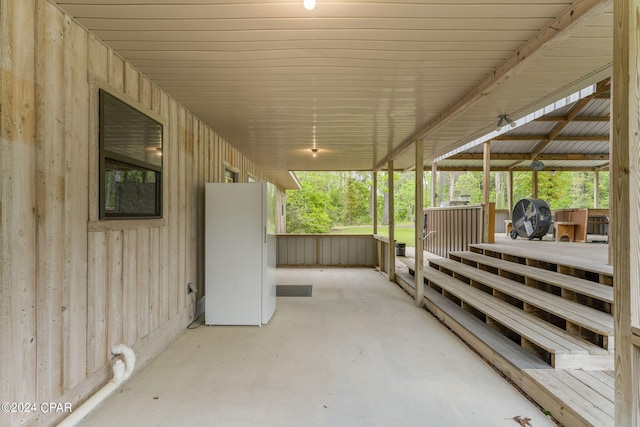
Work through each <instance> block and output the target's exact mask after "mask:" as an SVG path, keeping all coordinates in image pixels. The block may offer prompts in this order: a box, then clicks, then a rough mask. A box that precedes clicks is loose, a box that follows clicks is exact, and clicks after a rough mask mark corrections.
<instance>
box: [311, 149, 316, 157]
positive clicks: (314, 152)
mask: <svg viewBox="0 0 640 427" xmlns="http://www.w3.org/2000/svg"><path fill="white" fill-rule="evenodd" d="M311 152H312V153H313V157H315V156H316V154H318V149H317V148H312V149H311Z"/></svg>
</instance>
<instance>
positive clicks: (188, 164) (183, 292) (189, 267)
mask: <svg viewBox="0 0 640 427" xmlns="http://www.w3.org/2000/svg"><path fill="white" fill-rule="evenodd" d="M195 127H196V121H195V119H194V117H193V115H192V114H191V113H190V112H188V111H187V115H186V140H185V142H186V144H185V149H186V152H185V187H184V192H185V194H186V205H185V208H186V209H185V210H184V215H185V225H186V234H185V237H186V239H185V246H184V254H185V256H186V258H185V265H186V271H185V273H186V275H185V278H184V280H183V281H182V282H181V283H180V284H179V285H178V292H179V293H178V295H179V296H180V297H181V298H182V300H181V305H180V308H184V307H185V306H186V305H187V303H188V301H187V283H189V282H192V283H193V284H194V285H196V283H197V282H196V280H195V262H196V259H195V258H196V254H195V247H196V240H195V237H196V236H195V232H194V226H195V223H196V222H195V221H194V215H195V208H194V202H195V192H196V190H195V181H194V179H193V170H194V168H195V165H194V162H193V155H194V152H195V143H196V134H197V133H196V129H195Z"/></svg>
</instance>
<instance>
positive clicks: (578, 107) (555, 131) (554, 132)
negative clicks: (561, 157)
mask: <svg viewBox="0 0 640 427" xmlns="http://www.w3.org/2000/svg"><path fill="white" fill-rule="evenodd" d="M590 101H591V99H590V98H582V99H579V100H578V101H577V102H576V103H575V104H573V106H572V107H571V109H570V110H569V112H568V113H567V121H564V122H558V123H556V124H555V126H553V128H551V130H550V131H549V133H548V134H547V138H546V139H545V140H544V141H540V142H539V143H538V144H537V145H536V146H535V147H534V148H533V151H532V152H531V159H532V160H533V159H535V157H536V156H537V155H538V154H540V153H542V151H543V150H544V149H545V148H546V147H547V145H549V144H551V141H554V140H556V139H559V138H558V135H559V134H560V132H562V130H563V129H564V128H565V127H567V125H568V124H569V123H570V122H571V120H573V118H574V117H576V116H577V115H578V114H579V113H580V112H581V111H582V109H583V108H584V107H586V105H587V104H588V103H589V102H590ZM608 140H609V136H608V135H607V141H608Z"/></svg>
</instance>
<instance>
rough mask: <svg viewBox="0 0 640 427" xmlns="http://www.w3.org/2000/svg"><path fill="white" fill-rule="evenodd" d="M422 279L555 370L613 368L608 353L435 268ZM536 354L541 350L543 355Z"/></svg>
mask: <svg viewBox="0 0 640 427" xmlns="http://www.w3.org/2000/svg"><path fill="white" fill-rule="evenodd" d="M405 264H407V266H408V268H409V271H415V263H414V262H413V260H411V259H408V260H406V261H405ZM424 277H425V280H426V281H427V282H428V283H429V285H430V286H431V287H432V288H434V286H435V288H436V290H438V291H439V292H441V293H442V292H444V293H445V294H449V295H452V296H454V297H456V298H458V299H459V300H460V301H461V302H464V303H465V304H467V305H469V306H471V307H473V308H474V309H475V310H478V311H479V312H481V313H483V314H484V315H485V316H486V318H487V319H491V320H492V321H495V322H497V323H498V324H500V325H502V327H503V328H505V329H508V330H510V331H512V332H514V333H515V334H517V335H518V336H519V337H520V338H521V343H520V344H521V345H522V346H523V347H525V348H527V349H529V350H531V351H532V352H534V353H536V354H538V355H539V357H542V358H543V360H544V361H545V362H546V363H549V364H550V365H551V366H553V367H555V368H558V369H560V368H564V369H581V368H582V369H612V368H613V357H612V356H611V355H610V354H609V352H608V351H607V350H605V349H603V348H601V347H599V346H597V345H595V344H592V343H589V342H586V341H584V340H581V339H579V338H576V337H573V336H571V335H570V334H569V333H567V332H566V331H564V330H563V329H560V328H558V327H557V326H554V325H552V324H550V323H548V322H546V321H544V320H541V319H539V318H537V317H535V316H534V315H532V314H530V313H527V312H525V311H523V310H521V309H519V308H517V307H514V306H513V305H511V304H509V303H507V302H504V301H501V300H500V299H498V298H495V297H493V296H492V295H489V294H487V293H485V292H483V291H481V290H479V289H475V288H473V287H471V286H469V285H467V284H466V283H464V282H461V281H460V280H458V279H455V278H454V277H452V276H450V275H448V274H446V273H443V272H441V271H438V270H436V269H435V268H432V267H426V268H425V269H424ZM438 288H439V289H438ZM485 321H486V320H485ZM531 344H533V345H534V346H532V345H531ZM539 350H542V354H540V351H539Z"/></svg>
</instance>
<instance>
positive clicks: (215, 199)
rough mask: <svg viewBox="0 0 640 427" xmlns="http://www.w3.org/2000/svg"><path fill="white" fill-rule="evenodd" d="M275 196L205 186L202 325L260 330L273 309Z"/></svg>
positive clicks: (266, 188)
mask: <svg viewBox="0 0 640 427" xmlns="http://www.w3.org/2000/svg"><path fill="white" fill-rule="evenodd" d="M275 199H276V192H275V187H274V186H273V185H272V184H268V183H228V184H227V183H208V184H206V185H205V324H207V325H262V324H265V323H267V322H268V321H269V319H271V316H272V315H273V313H274V311H275V309H276V236H275V224H276V205H275Z"/></svg>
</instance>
